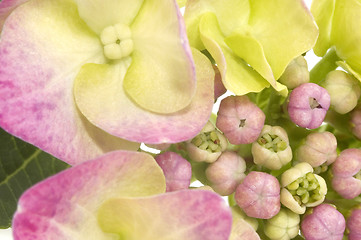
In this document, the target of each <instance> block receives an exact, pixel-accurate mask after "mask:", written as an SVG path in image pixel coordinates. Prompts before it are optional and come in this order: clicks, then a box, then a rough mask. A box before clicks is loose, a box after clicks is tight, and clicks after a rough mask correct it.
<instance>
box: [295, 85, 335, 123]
mask: <svg viewBox="0 0 361 240" xmlns="http://www.w3.org/2000/svg"><path fill="white" fill-rule="evenodd" d="M329 107H330V95H329V94H328V93H327V91H326V89H324V88H322V87H320V86H318V85H317V84H314V83H304V84H302V85H301V86H298V87H297V88H295V89H294V90H293V91H292V92H291V94H290V98H289V103H288V113H289V116H290V118H291V120H292V122H294V123H295V124H297V125H298V126H300V127H303V128H309V129H314V128H318V127H319V126H321V124H322V122H323V120H324V119H325V116H326V113H327V110H328V108H329Z"/></svg>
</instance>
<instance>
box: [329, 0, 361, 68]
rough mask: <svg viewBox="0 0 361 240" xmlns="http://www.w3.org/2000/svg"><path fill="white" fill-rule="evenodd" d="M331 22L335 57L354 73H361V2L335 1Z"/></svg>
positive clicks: (355, 0)
mask: <svg viewBox="0 0 361 240" xmlns="http://www.w3.org/2000/svg"><path fill="white" fill-rule="evenodd" d="M332 22H333V23H334V24H333V25H332V33H331V41H332V43H333V44H334V45H335V46H336V52H337V55H338V56H339V57H340V58H342V59H344V60H346V62H347V64H348V65H350V66H351V67H352V68H353V69H354V70H355V71H357V72H361V45H360V41H361V31H359V29H360V26H361V2H360V1H358V0H344V1H337V2H336V6H335V13H334V18H333V21H332Z"/></svg>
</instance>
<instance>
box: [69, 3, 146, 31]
mask: <svg viewBox="0 0 361 240" xmlns="http://www.w3.org/2000/svg"><path fill="white" fill-rule="evenodd" d="M143 1H144V0H132V3H131V4H129V1H128V0H76V1H75V2H76V3H77V5H78V11H79V15H80V17H81V18H82V19H83V20H84V21H85V22H86V24H87V25H88V26H89V27H90V28H91V29H92V30H93V31H94V32H96V33H98V34H100V33H101V31H102V30H103V29H104V28H106V27H108V26H111V25H115V24H117V23H123V24H125V25H128V26H129V25H130V24H131V23H132V22H133V20H134V18H135V16H136V15H137V14H138V12H139V9H140V8H141V6H142V4H143Z"/></svg>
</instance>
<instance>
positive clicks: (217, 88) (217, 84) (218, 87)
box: [213, 65, 227, 101]
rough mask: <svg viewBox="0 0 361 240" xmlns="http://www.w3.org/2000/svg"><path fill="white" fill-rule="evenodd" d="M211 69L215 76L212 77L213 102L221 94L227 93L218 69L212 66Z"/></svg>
mask: <svg viewBox="0 0 361 240" xmlns="http://www.w3.org/2000/svg"><path fill="white" fill-rule="evenodd" d="M213 69H214V72H215V76H214V100H215V101H216V100H217V98H219V97H220V96H222V95H223V94H225V93H226V92H227V89H226V88H225V87H224V85H223V82H222V76H221V73H220V72H219V69H218V67H217V66H215V65H213Z"/></svg>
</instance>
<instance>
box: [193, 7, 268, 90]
mask: <svg viewBox="0 0 361 240" xmlns="http://www.w3.org/2000/svg"><path fill="white" fill-rule="evenodd" d="M199 29H200V32H201V38H202V41H203V43H204V45H205V46H206V48H207V50H208V51H209V52H210V53H211V54H212V57H213V58H214V59H215V61H216V63H217V64H218V68H219V70H220V72H221V74H222V81H223V84H224V85H225V87H226V88H227V89H228V90H230V91H232V92H233V93H235V94H237V95H244V94H247V93H249V92H260V91H261V90H262V89H264V88H266V87H269V83H268V82H267V81H266V80H265V79H264V78H262V77H261V76H260V75H259V74H258V73H257V72H256V71H254V70H253V69H252V68H251V67H249V66H248V65H247V64H246V63H245V62H244V61H243V60H242V59H241V58H239V57H238V56H237V55H235V54H234V53H233V51H232V50H231V49H230V48H229V47H228V46H227V44H226V43H225V41H224V35H223V34H222V32H221V30H220V28H219V24H218V21H217V17H216V16H215V14H213V13H206V14H204V15H203V16H202V19H201V21H200V25H199Z"/></svg>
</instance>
